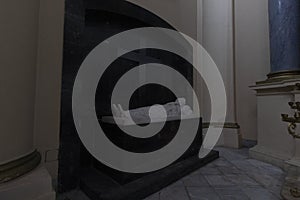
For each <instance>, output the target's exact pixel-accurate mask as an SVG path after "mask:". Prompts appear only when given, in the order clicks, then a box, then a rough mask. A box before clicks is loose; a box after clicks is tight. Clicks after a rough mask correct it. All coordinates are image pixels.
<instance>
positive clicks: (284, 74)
mask: <svg viewBox="0 0 300 200" xmlns="http://www.w3.org/2000/svg"><path fill="white" fill-rule="evenodd" d="M267 77H268V79H267V80H264V81H258V82H256V84H257V85H262V84H268V83H276V82H281V81H288V80H294V79H300V70H294V71H280V72H274V73H270V74H268V75H267Z"/></svg>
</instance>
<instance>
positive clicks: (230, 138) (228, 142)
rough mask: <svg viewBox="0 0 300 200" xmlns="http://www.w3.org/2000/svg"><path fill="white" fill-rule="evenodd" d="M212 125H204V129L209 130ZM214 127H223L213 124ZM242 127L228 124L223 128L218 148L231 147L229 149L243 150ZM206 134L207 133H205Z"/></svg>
mask: <svg viewBox="0 0 300 200" xmlns="http://www.w3.org/2000/svg"><path fill="white" fill-rule="evenodd" d="M209 125H210V123H203V128H208V126H209ZM211 125H212V126H214V127H221V126H220V125H219V124H217V123H211ZM239 129H240V126H239V125H238V124H237V123H230V122H226V123H225V124H224V126H223V131H222V134H221V136H220V138H219V140H218V143H217V146H223V147H229V148H235V149H238V148H241V147H242V136H241V134H240V131H239ZM203 132H205V131H203Z"/></svg>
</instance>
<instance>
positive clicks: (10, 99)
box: [0, 0, 39, 164]
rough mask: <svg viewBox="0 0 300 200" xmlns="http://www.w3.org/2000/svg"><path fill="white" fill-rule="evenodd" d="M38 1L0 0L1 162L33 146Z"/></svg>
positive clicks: (23, 152)
mask: <svg viewBox="0 0 300 200" xmlns="http://www.w3.org/2000/svg"><path fill="white" fill-rule="evenodd" d="M38 12H39V1H38V0H28V1H17V0H10V1H1V2H0V30H1V31H0V164H1V163H5V162H7V161H10V160H14V159H16V158H18V157H20V156H24V155H26V154H28V153H31V151H32V150H33V149H34V147H33V132H34V128H33V126H34V103H35V75H36V58H37V35H38V14H39V13H38Z"/></svg>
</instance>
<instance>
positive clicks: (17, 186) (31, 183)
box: [0, 167, 56, 200]
mask: <svg viewBox="0 0 300 200" xmlns="http://www.w3.org/2000/svg"><path fill="white" fill-rule="evenodd" d="M55 196H56V194H55V192H54V190H53V188H52V179H51V177H50V175H49V173H48V171H47V170H46V169H45V168H44V167H38V168H37V169H35V170H33V171H31V172H30V173H28V174H26V175H24V176H22V177H19V178H17V179H15V180H12V181H9V182H7V183H2V184H1V185H0V199H22V200H55Z"/></svg>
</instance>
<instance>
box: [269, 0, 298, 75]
mask: <svg viewBox="0 0 300 200" xmlns="http://www.w3.org/2000/svg"><path fill="white" fill-rule="evenodd" d="M269 23H270V50H271V52H270V53H271V73H270V74H269V75H268V77H269V78H274V77H279V76H281V77H282V76H287V75H289V76H290V75H299V74H300V56H299V55H300V1H299V0H269Z"/></svg>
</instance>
